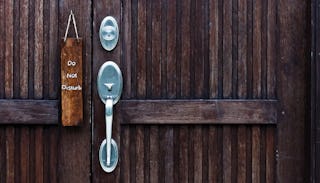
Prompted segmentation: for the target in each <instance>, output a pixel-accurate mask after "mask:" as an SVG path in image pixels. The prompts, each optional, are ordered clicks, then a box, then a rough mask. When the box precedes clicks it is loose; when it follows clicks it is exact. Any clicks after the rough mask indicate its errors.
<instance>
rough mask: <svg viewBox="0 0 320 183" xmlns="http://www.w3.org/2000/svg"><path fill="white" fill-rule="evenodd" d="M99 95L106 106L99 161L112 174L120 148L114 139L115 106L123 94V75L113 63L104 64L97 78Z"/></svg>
mask: <svg viewBox="0 0 320 183" xmlns="http://www.w3.org/2000/svg"><path fill="white" fill-rule="evenodd" d="M97 85H98V87H97V88H98V93H99V96H100V99H101V101H102V102H103V103H104V104H105V122H106V139H104V140H103V142H102V143H101V146H100V150H99V161H100V165H101V167H102V169H103V170H104V171H105V172H108V173H110V172H112V171H113V170H114V169H115V168H116V166H117V163H118V157H119V154H118V146H117V144H116V142H115V141H114V140H113V139H112V120H113V105H115V104H116V103H117V102H118V101H119V99H120V96H121V92H122V74H121V71H120V69H119V67H118V65H117V64H116V63H114V62H112V61H108V62H106V63H104V64H103V65H102V66H101V68H100V70H99V73H98V78H97Z"/></svg>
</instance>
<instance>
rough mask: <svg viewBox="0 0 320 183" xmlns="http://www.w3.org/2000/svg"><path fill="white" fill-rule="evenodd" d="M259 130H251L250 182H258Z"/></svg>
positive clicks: (257, 128)
mask: <svg viewBox="0 0 320 183" xmlns="http://www.w3.org/2000/svg"><path fill="white" fill-rule="evenodd" d="M260 163H261V162H260V128H259V127H257V126H255V127H253V128H252V174H251V177H252V182H257V183H258V182H260Z"/></svg>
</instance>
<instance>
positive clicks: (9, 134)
mask: <svg viewBox="0 0 320 183" xmlns="http://www.w3.org/2000/svg"><path fill="white" fill-rule="evenodd" d="M14 142H15V129H14V128H13V127H8V128H6V181H7V183H13V182H14V181H15V180H14V178H15V174H16V172H15V166H14V162H15V161H14V160H15V144H14Z"/></svg>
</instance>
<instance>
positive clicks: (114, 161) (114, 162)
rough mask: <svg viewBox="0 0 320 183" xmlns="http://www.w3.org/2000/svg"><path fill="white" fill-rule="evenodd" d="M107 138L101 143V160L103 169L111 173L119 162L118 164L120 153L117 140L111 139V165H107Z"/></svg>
mask: <svg viewBox="0 0 320 183" xmlns="http://www.w3.org/2000/svg"><path fill="white" fill-rule="evenodd" d="M106 142H107V141H106V139H104V140H103V142H102V143H101V145H100V150H99V161H100V165H101V167H102V169H103V170H104V171H105V172H107V173H110V172H112V171H113V170H114V169H115V168H116V166H117V164H118V159H119V153H118V146H117V144H116V142H115V141H114V140H113V139H111V158H110V165H109V166H108V165H107V153H106Z"/></svg>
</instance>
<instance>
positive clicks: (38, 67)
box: [34, 0, 44, 99]
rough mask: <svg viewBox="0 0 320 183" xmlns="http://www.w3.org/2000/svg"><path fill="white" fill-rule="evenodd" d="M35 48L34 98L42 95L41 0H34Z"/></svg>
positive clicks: (39, 97)
mask: <svg viewBox="0 0 320 183" xmlns="http://www.w3.org/2000/svg"><path fill="white" fill-rule="evenodd" d="M34 16H35V17H36V21H35V36H34V42H35V44H34V45H35V48H34V53H35V54H34V90H35V92H34V94H35V96H34V97H35V98H36V99H41V98H42V96H43V93H42V92H43V45H44V42H43V41H44V39H43V1H42V0H35V14H34Z"/></svg>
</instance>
